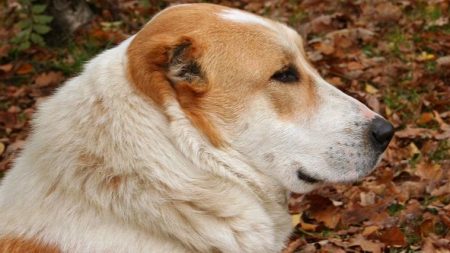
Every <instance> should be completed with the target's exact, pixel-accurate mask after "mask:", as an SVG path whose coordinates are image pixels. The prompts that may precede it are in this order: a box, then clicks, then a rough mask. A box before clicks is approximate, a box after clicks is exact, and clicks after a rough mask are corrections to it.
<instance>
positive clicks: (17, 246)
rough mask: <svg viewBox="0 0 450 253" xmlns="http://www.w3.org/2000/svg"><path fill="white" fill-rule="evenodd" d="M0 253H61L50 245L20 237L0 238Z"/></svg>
mask: <svg viewBox="0 0 450 253" xmlns="http://www.w3.org/2000/svg"><path fill="white" fill-rule="evenodd" d="M0 253H61V251H60V250H59V249H58V248H57V247H55V246H52V245H49V244H45V243H41V242H39V241H37V240H34V239H25V238H20V237H3V238H0Z"/></svg>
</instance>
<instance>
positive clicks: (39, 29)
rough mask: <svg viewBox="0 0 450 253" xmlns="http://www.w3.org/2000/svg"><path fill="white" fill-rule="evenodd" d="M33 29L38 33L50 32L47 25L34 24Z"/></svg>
mask: <svg viewBox="0 0 450 253" xmlns="http://www.w3.org/2000/svg"><path fill="white" fill-rule="evenodd" d="M33 31H35V32H37V33H39V34H46V33H48V32H50V27H49V26H47V25H34V26H33Z"/></svg>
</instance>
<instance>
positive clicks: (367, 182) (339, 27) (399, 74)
mask: <svg viewBox="0 0 450 253" xmlns="http://www.w3.org/2000/svg"><path fill="white" fill-rule="evenodd" d="M25 2H27V1H21V0H17V1H14V0H8V1H3V2H2V3H0V177H1V176H2V174H3V173H4V172H5V171H7V170H8V169H9V168H10V167H11V164H12V162H13V160H14V158H15V156H16V154H17V152H18V151H20V149H21V148H22V146H23V144H24V140H25V139H26V137H27V135H28V133H29V131H30V122H29V121H30V119H31V118H32V115H33V113H34V112H35V110H36V105H37V104H39V103H40V102H41V101H42V100H44V99H45V98H46V97H47V96H49V95H50V94H51V93H52V92H53V91H54V89H55V88H57V87H58V86H59V85H61V84H62V83H63V82H64V81H65V80H66V79H67V78H70V77H72V76H74V75H76V74H77V73H79V72H80V70H81V67H82V65H83V64H84V63H85V62H86V61H87V60H89V59H90V58H92V57H93V56H94V55H95V54H97V53H98V52H100V51H102V50H103V49H105V48H109V47H112V46H114V45H116V44H117V43H119V42H120V41H122V40H123V39H125V38H126V37H127V36H128V35H129V34H133V33H135V32H136V31H138V30H139V28H140V27H141V26H142V25H143V24H145V22H146V21H147V20H148V19H149V18H150V17H151V16H152V15H154V14H155V13H156V12H157V11H158V10H160V9H162V8H164V7H166V6H168V5H170V4H173V3H181V2H188V1H152V0H150V1H148V0H147V1H142V0H141V1H137V0H125V1H104V0H94V1H89V5H90V8H91V9H92V10H93V13H94V17H93V19H92V20H91V21H90V22H89V23H88V24H87V25H85V26H83V27H81V28H79V29H78V30H77V31H76V33H75V34H74V35H73V36H72V37H69V38H68V39H65V40H64V41H63V42H57V43H55V42H54V41H52V40H53V38H52V32H51V31H50V33H48V34H47V35H44V34H45V33H47V31H45V29H41V31H40V33H42V37H43V38H44V39H45V42H46V44H45V45H44V43H42V42H41V41H40V40H39V39H34V41H31V44H30V45H27V46H29V47H27V46H24V47H23V48H19V47H20V45H19V44H17V42H14V41H15V40H14V38H16V37H18V36H19V34H20V32H21V29H22V30H23V27H21V25H20V22H19V21H23V20H26V19H28V18H30V17H27V14H26V12H25V11H24V6H25V5H24V3H25ZM203 2H205V1H203ZM206 2H213V3H219V4H223V5H228V6H233V7H237V8H241V9H244V10H247V11H250V12H254V13H257V14H259V15H263V16H266V17H270V18H272V19H276V20H279V21H282V22H285V23H288V24H289V25H290V26H292V27H293V28H295V29H296V30H297V31H298V32H299V33H300V34H301V35H302V36H303V38H304V40H305V46H306V50H307V53H308V57H309V59H310V61H311V62H312V63H313V65H315V67H316V68H317V69H318V70H319V72H320V73H321V74H322V75H323V76H324V77H325V79H326V80H328V81H329V82H330V83H332V84H333V85H335V86H336V87H338V88H339V89H341V90H342V91H344V92H346V93H347V94H350V95H351V96H353V97H355V98H357V99H358V100H360V101H362V102H363V103H365V104H367V105H368V106H369V107H370V108H372V109H373V110H374V111H376V112H378V113H380V114H381V115H383V116H385V117H386V118H387V119H389V120H390V121H391V122H392V123H393V124H394V126H395V128H396V130H397V132H396V134H395V137H394V139H393V140H392V142H391V144H390V146H389V148H388V150H387V152H386V155H385V157H384V159H383V160H382V162H381V164H380V165H379V167H378V168H377V169H376V170H375V171H374V172H373V173H372V174H371V175H369V176H368V177H366V178H365V179H364V180H363V181H361V182H358V183H355V184H353V185H335V186H329V187H326V188H323V189H320V190H317V191H314V192H312V193H310V194H306V195H295V196H292V198H291V200H290V211H291V212H292V214H293V226H295V229H294V233H293V234H292V238H291V240H290V243H289V245H288V247H287V249H285V253H289V252H297V251H298V252H375V253H376V252H426V253H427V252H450V182H449V180H450V169H449V167H450V141H449V138H450V123H449V121H450V22H449V13H450V7H449V1H447V0H429V1H425V0H398V1H387V0H377V1H362V0H361V1H350V0H340V1H334V0H304V1H295V0H279V1H274V0H273V1H259V0H256V1H252V0H242V1H231V0H230V1H220V0H216V1H206ZM33 4H34V3H33ZM37 9H39V8H37ZM36 11H37V13H41V14H42V15H44V16H45V15H46V12H45V10H36ZM40 19H41V21H42V22H44V23H45V22H47V21H48V20H49V19H48V18H47V21H46V19H45V18H42V17H41V18H40ZM39 22H40V21H39ZM49 22H50V21H49ZM47 23H48V22H47ZM22 24H23V22H22ZM49 24H50V25H51V22H50V23H49ZM50 28H51V26H50ZM38 33H39V31H38ZM39 44H40V45H39ZM50 45H52V46H50Z"/></svg>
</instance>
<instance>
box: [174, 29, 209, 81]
mask: <svg viewBox="0 0 450 253" xmlns="http://www.w3.org/2000/svg"><path fill="white" fill-rule="evenodd" d="M199 54H200V50H199V48H198V45H196V43H195V42H194V41H193V40H192V39H191V38H187V37H183V38H182V39H181V40H179V41H178V43H177V44H176V45H175V46H174V48H172V50H170V52H169V62H168V72H167V76H168V78H169V80H170V81H171V82H172V85H178V84H180V83H186V82H187V83H190V84H191V85H192V88H194V89H195V88H199V87H196V86H199V85H200V86H201V83H202V81H203V80H202V79H203V78H204V75H203V73H202V70H201V67H200V65H199V63H198V58H199V56H200V55H199Z"/></svg>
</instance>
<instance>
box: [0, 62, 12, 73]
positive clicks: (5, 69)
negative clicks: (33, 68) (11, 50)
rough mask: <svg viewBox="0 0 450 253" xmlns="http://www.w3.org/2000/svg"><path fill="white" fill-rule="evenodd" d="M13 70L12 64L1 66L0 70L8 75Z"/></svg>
mask: <svg viewBox="0 0 450 253" xmlns="http://www.w3.org/2000/svg"><path fill="white" fill-rule="evenodd" d="M12 69H13V65H12V64H11V63H7V64H3V65H0V70H1V71H3V72H5V73H7V72H9V71H11V70H12Z"/></svg>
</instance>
